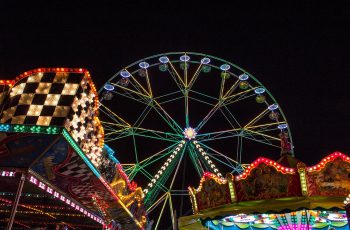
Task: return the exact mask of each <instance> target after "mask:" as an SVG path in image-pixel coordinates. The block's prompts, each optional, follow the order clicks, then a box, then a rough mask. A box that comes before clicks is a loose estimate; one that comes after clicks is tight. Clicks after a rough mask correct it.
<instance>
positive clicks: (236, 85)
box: [222, 80, 240, 100]
mask: <svg viewBox="0 0 350 230" xmlns="http://www.w3.org/2000/svg"><path fill="white" fill-rule="evenodd" d="M239 82H240V81H239V80H237V81H236V82H235V83H234V84H233V85H232V86H231V87H230V88H229V89H228V90H227V92H226V93H225V94H224V95H223V96H222V97H223V98H224V100H226V99H227V98H228V97H229V96H230V95H231V93H232V92H233V91H234V90H235V89H236V88H237V87H238V84H239Z"/></svg>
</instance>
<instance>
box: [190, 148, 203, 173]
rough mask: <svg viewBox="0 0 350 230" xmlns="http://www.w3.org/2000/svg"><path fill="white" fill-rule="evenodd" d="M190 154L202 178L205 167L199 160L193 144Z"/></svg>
mask: <svg viewBox="0 0 350 230" xmlns="http://www.w3.org/2000/svg"><path fill="white" fill-rule="evenodd" d="M189 156H190V159H191V161H192V163H193V165H194V166H195V169H196V172H197V174H198V176H199V177H200V178H201V177H202V176H203V174H204V169H203V167H202V164H201V162H200V160H199V157H198V155H197V153H196V151H195V149H194V147H193V145H191V146H190V148H189Z"/></svg>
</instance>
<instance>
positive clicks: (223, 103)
mask: <svg viewBox="0 0 350 230" xmlns="http://www.w3.org/2000/svg"><path fill="white" fill-rule="evenodd" d="M221 85H222V86H221V88H223V85H224V80H222V84H221ZM253 89H254V88H252V89H249V90H246V91H243V92H239V93H236V94H234V95H229V96H227V97H223V98H219V99H218V101H217V103H216V104H215V105H214V107H213V108H212V109H211V110H210V111H209V113H208V114H207V115H206V116H205V117H204V118H203V120H202V121H201V122H200V123H199V124H198V126H197V127H196V131H199V130H200V129H201V128H202V127H203V126H204V125H205V124H206V123H207V122H208V121H209V119H210V118H211V117H212V116H213V115H214V114H215V113H216V111H217V110H218V109H220V108H221V107H223V106H225V107H226V106H227V105H228V104H230V102H229V103H227V102H226V101H227V100H232V99H233V98H235V97H237V96H242V95H243V96H244V95H245V94H247V93H249V92H251V91H252V90H253ZM220 91H222V89H220ZM242 100H243V99H242ZM231 115H232V113H231ZM237 123H238V122H237ZM238 124H239V123H238Z"/></svg>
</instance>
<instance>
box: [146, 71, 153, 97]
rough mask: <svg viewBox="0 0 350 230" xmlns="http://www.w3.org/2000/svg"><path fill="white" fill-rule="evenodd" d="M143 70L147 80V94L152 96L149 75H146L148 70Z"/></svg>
mask: <svg viewBox="0 0 350 230" xmlns="http://www.w3.org/2000/svg"><path fill="white" fill-rule="evenodd" d="M145 72H146V81H147V88H148V91H149V95H150V96H151V97H153V92H152V87H151V82H150V80H149V76H148V70H147V69H145Z"/></svg>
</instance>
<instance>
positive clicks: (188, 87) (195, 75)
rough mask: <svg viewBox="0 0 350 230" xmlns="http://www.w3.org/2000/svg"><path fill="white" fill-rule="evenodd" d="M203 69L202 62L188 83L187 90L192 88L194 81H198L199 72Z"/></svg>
mask: <svg viewBox="0 0 350 230" xmlns="http://www.w3.org/2000/svg"><path fill="white" fill-rule="evenodd" d="M201 69H202V63H201V64H200V65H199V66H198V67H197V69H196V71H195V72H194V74H193V76H192V77H191V80H190V82H189V83H188V84H187V87H186V88H187V90H190V89H191V88H192V86H193V85H194V83H195V82H196V80H197V78H198V76H199V73H200V72H201Z"/></svg>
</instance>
